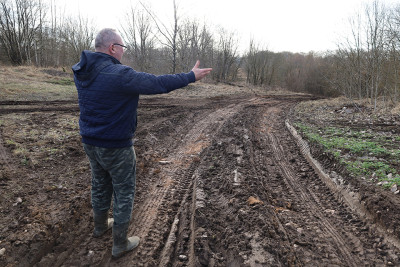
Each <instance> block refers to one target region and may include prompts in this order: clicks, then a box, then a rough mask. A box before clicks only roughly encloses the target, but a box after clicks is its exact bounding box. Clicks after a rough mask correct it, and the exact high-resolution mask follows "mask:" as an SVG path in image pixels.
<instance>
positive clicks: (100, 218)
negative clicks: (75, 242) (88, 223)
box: [93, 212, 114, 237]
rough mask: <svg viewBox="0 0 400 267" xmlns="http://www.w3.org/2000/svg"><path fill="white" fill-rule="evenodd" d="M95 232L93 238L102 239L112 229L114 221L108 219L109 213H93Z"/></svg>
mask: <svg viewBox="0 0 400 267" xmlns="http://www.w3.org/2000/svg"><path fill="white" fill-rule="evenodd" d="M93 219H94V231H93V237H100V236H102V235H103V234H104V233H105V232H107V231H108V230H110V229H111V227H112V226H113V224H114V219H109V218H108V212H101V213H100V212H93Z"/></svg>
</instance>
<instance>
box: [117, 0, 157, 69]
mask: <svg viewBox="0 0 400 267" xmlns="http://www.w3.org/2000/svg"><path fill="white" fill-rule="evenodd" d="M126 17H127V20H126V21H127V24H125V25H124V26H122V29H123V33H124V37H125V38H126V40H127V45H128V46H129V47H130V48H131V51H129V56H131V57H132V58H133V64H132V65H133V66H134V67H135V68H136V69H137V70H140V71H145V72H149V71H150V70H151V69H152V57H153V56H152V51H153V50H154V38H155V37H154V34H153V32H152V25H151V21H150V20H151V18H150V16H149V15H148V13H146V12H144V10H140V9H134V8H133V7H132V6H131V9H130V11H129V12H128V13H127V15H126Z"/></svg>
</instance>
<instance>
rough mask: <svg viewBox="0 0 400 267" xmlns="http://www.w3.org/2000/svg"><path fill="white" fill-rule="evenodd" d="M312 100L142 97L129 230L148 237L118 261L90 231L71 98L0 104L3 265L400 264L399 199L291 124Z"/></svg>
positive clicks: (86, 182) (107, 240)
mask: <svg viewBox="0 0 400 267" xmlns="http://www.w3.org/2000/svg"><path fill="white" fill-rule="evenodd" d="M310 99H311V97H310V96H304V95H303V96H302V95H295V94H291V95H290V94H288V95H270V96H260V95H256V94H251V95H249V94H247V95H244V94H234V95H230V96H227V95H226V96H223V97H221V96H215V97H209V98H206V97H199V96H197V97H192V98H182V97H180V96H179V95H178V96H175V97H171V96H165V97H146V98H143V99H141V102H140V107H139V110H138V111H139V127H138V131H137V133H136V136H135V149H136V153H137V157H138V176H137V192H136V197H135V206H134V211H133V216H132V218H133V219H132V222H131V226H130V231H129V234H131V235H138V236H139V237H140V238H141V241H140V245H139V247H138V248H137V249H135V250H134V251H133V252H132V253H129V254H127V255H125V256H124V257H122V258H120V259H117V260H113V259H111V246H112V238H111V232H108V233H107V234H106V235H104V236H103V237H101V238H98V239H95V238H93V237H92V236H91V232H92V228H93V218H92V214H91V206H90V169H89V165H88V161H87V159H86V157H85V155H84V152H83V150H82V147H81V143H80V138H79V136H78V134H77V133H78V129H77V118H78V115H79V110H78V107H77V105H76V103H75V102H74V101H58V102H3V103H0V104H1V109H0V122H2V123H0V125H2V126H1V127H0V164H1V165H0V190H1V195H0V212H1V218H0V224H1V226H2V227H1V230H0V252H1V254H2V255H1V256H0V266H398V265H400V258H399V256H400V245H399V244H400V243H399V238H400V234H399V229H398V227H397V226H398V222H399V220H398V219H399V217H398V211H397V210H398V207H399V196H398V195H394V194H390V193H389V192H387V191H384V190H383V189H380V188H378V187H376V186H369V185H364V184H362V183H360V182H357V181H351V180H349V181H348V182H347V183H346V184H345V185H343V184H338V183H336V182H335V181H334V180H333V179H332V177H330V176H328V174H329V173H330V171H332V170H333V165H332V164H331V165H330V164H329V161H328V160H326V159H325V158H324V157H323V156H322V155H319V156H318V155H317V156H318V159H319V160H320V161H321V162H324V163H325V164H326V165H327V166H326V171H325V169H321V168H320V167H319V162H317V161H316V160H315V159H314V158H313V157H311V156H310V155H309V154H308V148H307V145H306V144H304V143H302V141H301V140H299V139H296V138H295V137H294V135H296V133H295V132H293V133H291V132H290V131H289V129H291V126H290V122H291V120H290V119H291V116H292V112H291V111H292V110H293V107H294V106H295V105H296V104H297V103H299V102H301V101H305V100H310ZM340 174H341V173H339V175H340ZM343 175H345V174H343ZM389 209H390V211H391V212H386V213H385V216H383V217H385V218H382V216H381V214H382V212H385V211H387V210H389Z"/></svg>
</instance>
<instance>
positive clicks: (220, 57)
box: [212, 28, 239, 82]
mask: <svg viewBox="0 0 400 267" xmlns="http://www.w3.org/2000/svg"><path fill="white" fill-rule="evenodd" d="M235 37H236V35H235V34H234V33H233V32H231V33H229V32H227V31H226V30H225V29H223V28H220V30H219V42H218V44H217V46H216V51H215V58H214V62H213V63H214V64H213V66H214V68H213V72H212V77H213V78H214V80H217V81H224V82H227V81H234V80H235V79H236V78H237V73H238V70H239V55H238V42H237V39H236V38H235Z"/></svg>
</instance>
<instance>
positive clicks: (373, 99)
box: [0, 0, 400, 108]
mask: <svg viewBox="0 0 400 267" xmlns="http://www.w3.org/2000/svg"><path fill="white" fill-rule="evenodd" d="M171 5H173V7H174V8H173V9H172V10H173V12H171V14H170V21H163V20H161V19H160V18H159V16H158V15H157V14H155V13H154V12H153V11H152V9H151V7H149V6H147V5H146V4H145V3H144V2H138V3H137V4H136V5H132V6H130V7H126V8H125V9H124V10H126V14H125V19H126V21H125V22H124V23H123V24H122V23H121V28H120V29H117V30H119V31H120V32H121V34H122V35H123V38H124V40H125V43H126V45H127V46H128V47H129V50H128V51H127V53H126V56H125V60H124V62H123V63H124V64H127V65H130V66H132V67H133V68H134V69H136V70H137V71H145V72H150V73H154V74H162V73H176V72H181V71H187V70H188V69H190V68H191V67H192V65H193V62H195V60H196V59H200V60H201V62H202V63H203V64H204V65H205V66H211V67H212V68H213V70H214V71H213V72H212V77H211V78H210V79H209V81H211V80H212V81H213V82H227V83H234V82H235V81H237V80H238V79H245V80H246V81H247V83H248V84H251V85H256V86H262V87H265V88H266V90H268V89H269V88H285V89H288V90H291V91H294V92H305V93H311V94H315V95H322V96H339V95H344V96H346V97H347V98H350V99H369V101H370V103H371V104H373V105H374V107H375V108H377V105H393V104H397V103H398V101H399V80H400V77H399V71H400V4H398V5H394V6H393V5H392V6H389V5H385V4H384V2H383V1H374V2H373V3H370V4H364V5H363V8H362V9H360V10H358V11H357V12H355V13H354V14H353V15H352V16H351V17H349V18H348V27H349V29H351V31H350V32H351V34H350V35H349V36H345V37H342V38H341V39H339V41H338V42H337V49H335V50H334V51H310V52H309V53H292V52H285V51H282V52H273V51H270V50H268V48H267V47H266V45H264V44H262V43H259V42H257V40H256V39H252V40H249V46H248V48H247V49H246V51H244V52H239V49H238V43H239V42H238V40H239V38H240V37H239V36H237V34H236V33H234V32H230V31H228V30H226V29H225V28H223V27H221V26H218V27H214V26H213V25H207V24H206V23H199V22H198V21H197V20H195V19H191V18H188V17H185V16H184V14H181V13H180V9H179V7H178V6H177V5H176V3H175V1H171ZM62 10H63V7H61V6H58V5H57V2H56V1H54V0H52V1H50V0H49V1H45V0H0V33H1V35H0V51H1V52H0V63H1V64H3V65H33V66H37V67H63V68H64V69H66V70H67V69H69V67H70V66H71V65H73V64H74V63H76V62H77V61H78V60H79V56H80V53H81V51H82V50H85V49H88V50H93V49H94V47H93V40H94V37H95V35H96V32H97V31H98V30H99V29H97V27H96V25H94V24H93V23H92V22H91V21H90V20H89V18H86V17H85V16H84V15H82V14H78V15H74V16H72V15H66V14H65V13H63V12H62ZM283 34H284V33H283ZM378 103H379V104H378Z"/></svg>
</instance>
